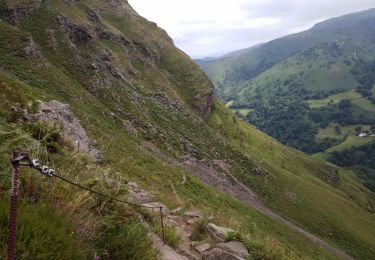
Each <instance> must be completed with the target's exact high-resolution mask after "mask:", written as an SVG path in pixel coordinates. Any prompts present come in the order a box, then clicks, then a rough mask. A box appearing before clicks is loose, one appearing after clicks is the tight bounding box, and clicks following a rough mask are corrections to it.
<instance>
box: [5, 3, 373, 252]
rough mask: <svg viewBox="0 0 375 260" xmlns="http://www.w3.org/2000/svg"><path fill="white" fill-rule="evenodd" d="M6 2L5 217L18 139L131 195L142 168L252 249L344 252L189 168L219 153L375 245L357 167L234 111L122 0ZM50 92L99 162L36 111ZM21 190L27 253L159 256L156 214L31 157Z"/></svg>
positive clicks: (306, 212) (352, 238)
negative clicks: (290, 141) (294, 144)
mask: <svg viewBox="0 0 375 260" xmlns="http://www.w3.org/2000/svg"><path fill="white" fill-rule="evenodd" d="M13 12H16V13H17V15H16V16H15V15H13ZM0 15H1V18H2V19H1V21H0V33H1V35H2V37H0V56H1V59H0V101H1V102H0V142H1V147H0V155H1V156H0V158H1V159H0V201H1V203H0V205H1V206H0V225H1V230H6V227H7V219H8V207H7V206H8V203H9V194H8V192H7V191H8V190H9V189H10V181H9V173H10V170H11V167H10V162H9V155H10V153H11V152H12V151H13V150H14V149H16V148H21V149H23V150H26V151H28V152H29V153H30V154H31V155H32V156H33V157H37V158H39V159H41V161H42V162H45V163H47V164H49V165H52V166H53V167H54V168H55V169H56V172H57V173H59V174H60V175H63V176H65V177H67V178H69V179H71V180H74V181H76V182H79V183H82V184H84V185H85V186H87V187H90V188H92V189H95V190H97V191H101V192H104V193H106V194H110V195H111V196H115V197H117V198H125V197H126V195H127V192H128V191H127V186H126V184H127V183H128V182H129V181H136V182H137V183H139V185H140V186H141V187H143V188H145V189H147V190H149V191H151V192H152V193H154V194H155V195H156V197H157V199H158V200H159V201H161V202H163V203H165V204H166V205H167V206H168V207H169V208H170V209H174V208H178V207H181V208H182V210H183V211H184V210H191V209H199V210H202V211H203V212H205V214H206V215H207V216H212V217H213V220H212V221H213V222H215V223H217V224H219V225H223V226H227V227H231V228H234V229H236V230H238V231H240V232H241V236H242V237H243V239H244V240H245V241H246V245H247V247H248V249H249V251H250V253H251V255H252V257H253V258H254V259H306V258H307V259H336V256H334V255H331V254H330V253H328V252H326V251H325V250H323V249H322V248H321V247H319V246H318V245H316V244H315V243H313V242H311V241H310V240H308V239H307V238H306V237H304V236H302V235H301V234H300V233H298V232H295V231H293V230H291V229H289V228H288V227H286V226H284V225H283V224H282V223H280V222H278V221H276V220H272V219H270V218H268V217H266V216H265V215H263V214H261V213H259V212H258V211H256V210H255V209H253V208H251V207H249V206H248V205H247V204H245V203H243V202H240V201H239V200H237V199H235V198H233V197H231V196H229V195H228V194H225V193H222V192H219V191H218V190H216V189H215V187H212V186H209V185H207V184H205V183H203V182H201V181H200V180H199V179H198V178H196V177H195V175H193V174H192V173H191V172H190V171H188V170H187V169H186V168H185V167H181V165H184V162H186V161H188V162H197V164H198V163H199V164H204V165H207V167H208V168H210V167H211V168H214V167H215V162H217V161H220V162H225V164H226V165H228V166H229V168H228V169H229V170H228V171H229V172H230V176H228V178H232V180H234V179H238V180H240V181H241V182H243V183H245V184H246V185H247V186H248V187H250V188H252V189H253V190H254V191H255V192H256V193H257V195H258V196H259V198H260V200H261V201H262V202H263V203H264V204H265V205H266V206H268V207H270V208H271V209H272V210H274V211H275V212H277V213H278V214H280V215H282V216H283V217H285V218H286V219H288V220H290V221H291V222H293V223H295V224H296V225H298V226H300V227H301V228H303V229H305V230H306V231H308V232H310V233H312V234H314V235H316V236H317V237H319V238H321V239H323V240H324V241H327V242H328V243H330V244H331V245H333V246H335V247H337V248H339V249H341V250H344V251H346V252H347V253H349V254H350V255H352V256H354V257H356V258H360V259H369V258H374V257H375V256H374V251H373V250H371V249H372V248H374V247H375V217H374V215H373V213H372V212H373V209H374V200H373V197H372V193H371V192H370V191H369V190H368V189H367V188H366V187H364V186H363V185H362V184H361V183H360V181H359V180H358V179H357V178H356V177H355V176H354V175H353V173H351V172H348V171H345V170H343V169H341V168H338V167H335V166H332V165H329V164H327V163H326V162H324V161H320V160H316V159H312V158H310V157H308V156H306V155H305V154H303V153H300V152H298V151H296V150H293V149H291V148H288V147H286V146H283V145H281V144H280V143H278V142H277V141H275V140H274V139H272V138H271V137H269V136H267V135H265V134H263V133H262V132H260V131H259V130H257V129H256V128H255V127H253V126H251V125H248V124H247V123H245V122H243V121H242V120H240V119H238V118H237V117H235V116H234V115H233V114H232V112H231V111H230V110H229V109H227V108H225V106H224V105H223V104H222V103H221V102H220V101H218V100H216V99H215V98H214V97H213V94H212V92H213V88H212V86H211V83H210V82H209V81H208V80H207V78H206V76H205V75H204V73H203V72H202V71H201V70H200V69H199V67H198V65H196V64H195V63H194V62H193V61H192V60H190V59H189V58H188V57H187V55H185V54H184V53H182V52H181V51H179V50H178V49H176V48H175V47H174V45H173V42H172V41H171V39H170V38H169V37H168V35H167V34H166V33H165V32H164V31H163V30H162V29H160V28H158V27H157V26H156V25H155V24H154V23H151V22H148V21H147V20H145V19H144V18H142V17H140V16H139V15H138V14H137V13H136V12H135V11H134V10H133V9H132V8H131V7H130V6H129V5H128V4H127V2H126V1H111V2H107V1H99V0H85V1H65V2H62V1H57V0H47V1H45V2H43V3H41V2H39V1H32V0H27V1H17V2H14V1H12V2H10V1H2V2H1V4H0ZM51 100H58V101H60V102H63V103H65V104H68V105H69V106H70V107H71V109H72V111H73V112H74V115H75V116H76V117H77V118H78V119H79V120H80V123H81V124H82V126H83V127H84V128H85V129H86V131H87V134H88V136H89V137H90V139H91V140H93V143H94V146H95V148H97V149H98V150H100V152H101V154H102V160H101V161H100V162H96V161H95V159H94V158H92V157H91V156H90V155H88V154H86V153H84V152H82V151H79V150H78V149H77V147H76V146H74V143H72V142H71V141H69V140H68V139H66V138H64V136H63V134H62V132H61V128H60V127H59V125H58V124H57V125H51V124H48V123H42V122H37V121H35V120H32V119H30V116H31V115H32V114H35V113H37V112H38V111H39V110H40V106H41V102H47V101H51ZM147 145H148V146H151V147H157V148H155V149H154V150H153V151H154V152H152V150H149V149H145V147H147ZM155 151H158V152H156V154H155ZM221 173H222V174H224V175H225V174H226V173H225V172H221ZM227 174H228V173H227ZM228 188H229V189H230V188H231V187H228ZM171 194H172V195H171ZM21 195H22V198H21V203H20V207H19V208H20V215H19V219H20V221H19V228H18V241H19V242H18V244H17V250H18V251H17V252H18V259H36V258H37V259H51V258H56V259H92V258H93V257H94V255H100V256H101V257H102V258H103V259H157V258H158V253H157V252H156V251H155V250H152V249H151V243H152V242H151V241H150V239H149V237H148V235H147V233H148V232H149V231H148V230H147V228H146V227H145V225H144V224H142V223H141V221H140V218H139V216H143V219H145V220H147V221H149V224H150V226H151V228H152V229H153V230H155V232H158V230H160V228H158V227H157V226H156V225H155V223H156V221H155V220H154V221H152V220H150V218H152V215H150V214H149V213H146V212H143V211H141V210H139V209H138V208H134V207H129V206H126V205H121V204H119V203H114V202H111V201H109V200H106V199H103V198H101V197H98V196H95V195H92V194H90V193H88V192H86V191H82V190H79V189H76V188H74V187H72V186H69V185H67V184H66V183H63V182H59V181H58V180H57V179H53V178H52V179H47V178H45V177H44V176H40V175H38V174H37V173H35V172H33V171H31V170H30V169H25V168H24V169H23V170H22V189H21ZM181 214H182V213H181ZM6 233H7V232H1V235H0V257H5V255H6V236H7V234H6ZM172 233H173V232H172ZM168 234H171V233H168ZM171 236H172V235H171ZM168 241H169V243H170V244H171V245H173V244H175V243H176V239H174V238H170V239H169V240H168Z"/></svg>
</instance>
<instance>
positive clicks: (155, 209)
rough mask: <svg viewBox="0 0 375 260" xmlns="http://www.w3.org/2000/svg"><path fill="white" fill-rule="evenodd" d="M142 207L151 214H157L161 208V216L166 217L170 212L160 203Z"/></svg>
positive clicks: (145, 204)
mask: <svg viewBox="0 0 375 260" xmlns="http://www.w3.org/2000/svg"><path fill="white" fill-rule="evenodd" d="M142 206H143V207H145V208H146V209H148V210H150V211H153V212H159V211H160V208H161V211H162V213H163V215H168V214H169V213H170V212H171V211H170V210H169V209H168V207H167V206H165V205H164V204H163V203H161V202H152V203H144V204H142Z"/></svg>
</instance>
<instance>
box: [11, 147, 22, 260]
mask: <svg viewBox="0 0 375 260" xmlns="http://www.w3.org/2000/svg"><path fill="white" fill-rule="evenodd" d="M18 157H19V152H14V153H13V158H12V167H13V172H12V194H11V198H10V217H9V226H8V228H9V233H8V260H15V259H16V230H17V202H18V190H19V175H20V161H19V160H17V158H18Z"/></svg>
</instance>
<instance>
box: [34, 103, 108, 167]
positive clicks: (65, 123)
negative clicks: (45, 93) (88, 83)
mask: <svg viewBox="0 0 375 260" xmlns="http://www.w3.org/2000/svg"><path fill="white" fill-rule="evenodd" d="M35 117H36V119H37V120H40V121H44V122H57V123H58V124H60V125H61V131H62V135H63V137H64V138H66V139H67V140H69V141H71V143H72V145H73V146H74V147H75V148H77V149H78V150H80V151H82V152H86V153H89V154H90V155H92V156H93V157H94V158H95V160H96V161H97V162H99V161H100V160H101V153H100V152H99V150H98V149H96V148H95V147H94V146H93V142H92V141H91V140H90V139H89V137H88V136H87V133H86V131H85V129H84V128H83V127H82V125H81V123H80V121H79V120H78V119H77V118H76V117H75V116H74V113H73V112H72V110H71V109H70V107H69V105H67V104H63V103H61V102H59V101H55V100H54V101H50V102H43V103H42V104H41V110H40V112H39V113H38V114H36V115H35Z"/></svg>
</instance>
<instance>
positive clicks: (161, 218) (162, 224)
mask: <svg viewBox="0 0 375 260" xmlns="http://www.w3.org/2000/svg"><path fill="white" fill-rule="evenodd" d="M159 209H160V222H161V232H162V235H163V244H164V245H165V235H164V221H163V207H160V208H159Z"/></svg>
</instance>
